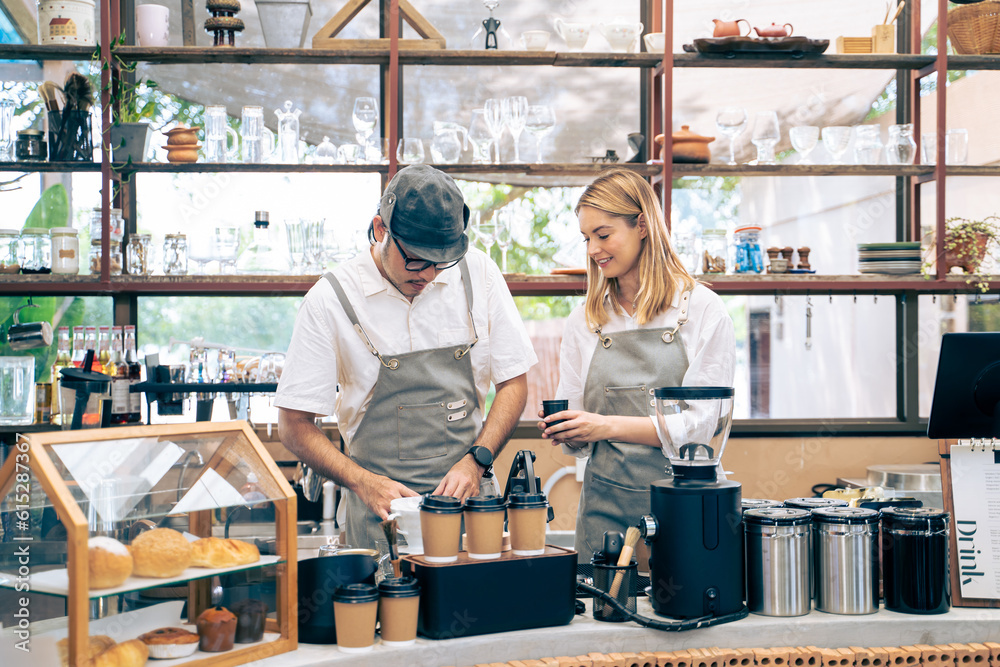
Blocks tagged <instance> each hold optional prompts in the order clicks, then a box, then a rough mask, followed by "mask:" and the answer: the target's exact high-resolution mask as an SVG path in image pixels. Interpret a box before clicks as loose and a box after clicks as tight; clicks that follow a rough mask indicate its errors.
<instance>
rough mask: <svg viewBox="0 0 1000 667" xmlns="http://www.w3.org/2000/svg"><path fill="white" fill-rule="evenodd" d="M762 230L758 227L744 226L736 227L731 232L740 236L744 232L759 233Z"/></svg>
mask: <svg viewBox="0 0 1000 667" xmlns="http://www.w3.org/2000/svg"><path fill="white" fill-rule="evenodd" d="M762 229H763V228H762V227H761V226H760V225H746V226H744V227H737V228H736V229H734V230H733V233H734V234H742V233H744V232H759V231H761V230H762Z"/></svg>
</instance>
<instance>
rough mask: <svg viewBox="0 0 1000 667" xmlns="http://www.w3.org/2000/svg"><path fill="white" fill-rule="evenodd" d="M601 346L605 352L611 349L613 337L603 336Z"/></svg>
mask: <svg viewBox="0 0 1000 667" xmlns="http://www.w3.org/2000/svg"><path fill="white" fill-rule="evenodd" d="M601 345H602V346H603V347H604V349H605V350H606V349H608V348H609V347H611V336H601Z"/></svg>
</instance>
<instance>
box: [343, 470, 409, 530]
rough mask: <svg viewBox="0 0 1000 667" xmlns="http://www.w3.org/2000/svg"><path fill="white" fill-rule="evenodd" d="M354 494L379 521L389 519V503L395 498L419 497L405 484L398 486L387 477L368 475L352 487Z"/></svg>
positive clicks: (398, 484) (397, 483)
mask: <svg viewBox="0 0 1000 667" xmlns="http://www.w3.org/2000/svg"><path fill="white" fill-rule="evenodd" d="M354 492H355V493H356V494H358V498H360V499H361V502H363V503H364V504H365V505H367V506H368V508H369V509H370V510H371V511H373V512H375V513H376V514H378V515H379V518H381V519H387V518H388V517H389V511H390V508H389V503H391V502H392V501H393V500H395V499H396V498H407V497H410V496H419V495H420V494H419V493H417V492H416V491H414V490H413V489H411V488H409V487H407V486H406V485H405V484H400V483H399V482H396V481H394V480H391V479H389V478H388V477H383V476H382V475H376V474H373V473H368V474H367V475H364V476H363V477H362V478H361V479H360V480H359V481H358V484H357V485H356V486H355V487H354Z"/></svg>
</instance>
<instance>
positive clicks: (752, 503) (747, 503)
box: [740, 498, 781, 512]
mask: <svg viewBox="0 0 1000 667" xmlns="http://www.w3.org/2000/svg"><path fill="white" fill-rule="evenodd" d="M740 506H741V507H742V508H743V511H744V512H746V511H747V510H762V509H765V508H767V507H781V501H780V500H769V499H767V498H743V499H741V500H740Z"/></svg>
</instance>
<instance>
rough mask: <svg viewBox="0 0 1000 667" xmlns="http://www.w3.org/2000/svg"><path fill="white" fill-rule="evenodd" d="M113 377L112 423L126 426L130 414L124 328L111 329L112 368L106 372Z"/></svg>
mask: <svg viewBox="0 0 1000 667" xmlns="http://www.w3.org/2000/svg"><path fill="white" fill-rule="evenodd" d="M105 372H106V373H107V374H108V375H110V376H111V423H112V424H125V423H127V422H128V412H129V393H128V388H129V379H128V364H126V363H125V355H124V354H123V353H122V328H121V327H111V367H110V368H109V370H107V371H105Z"/></svg>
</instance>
